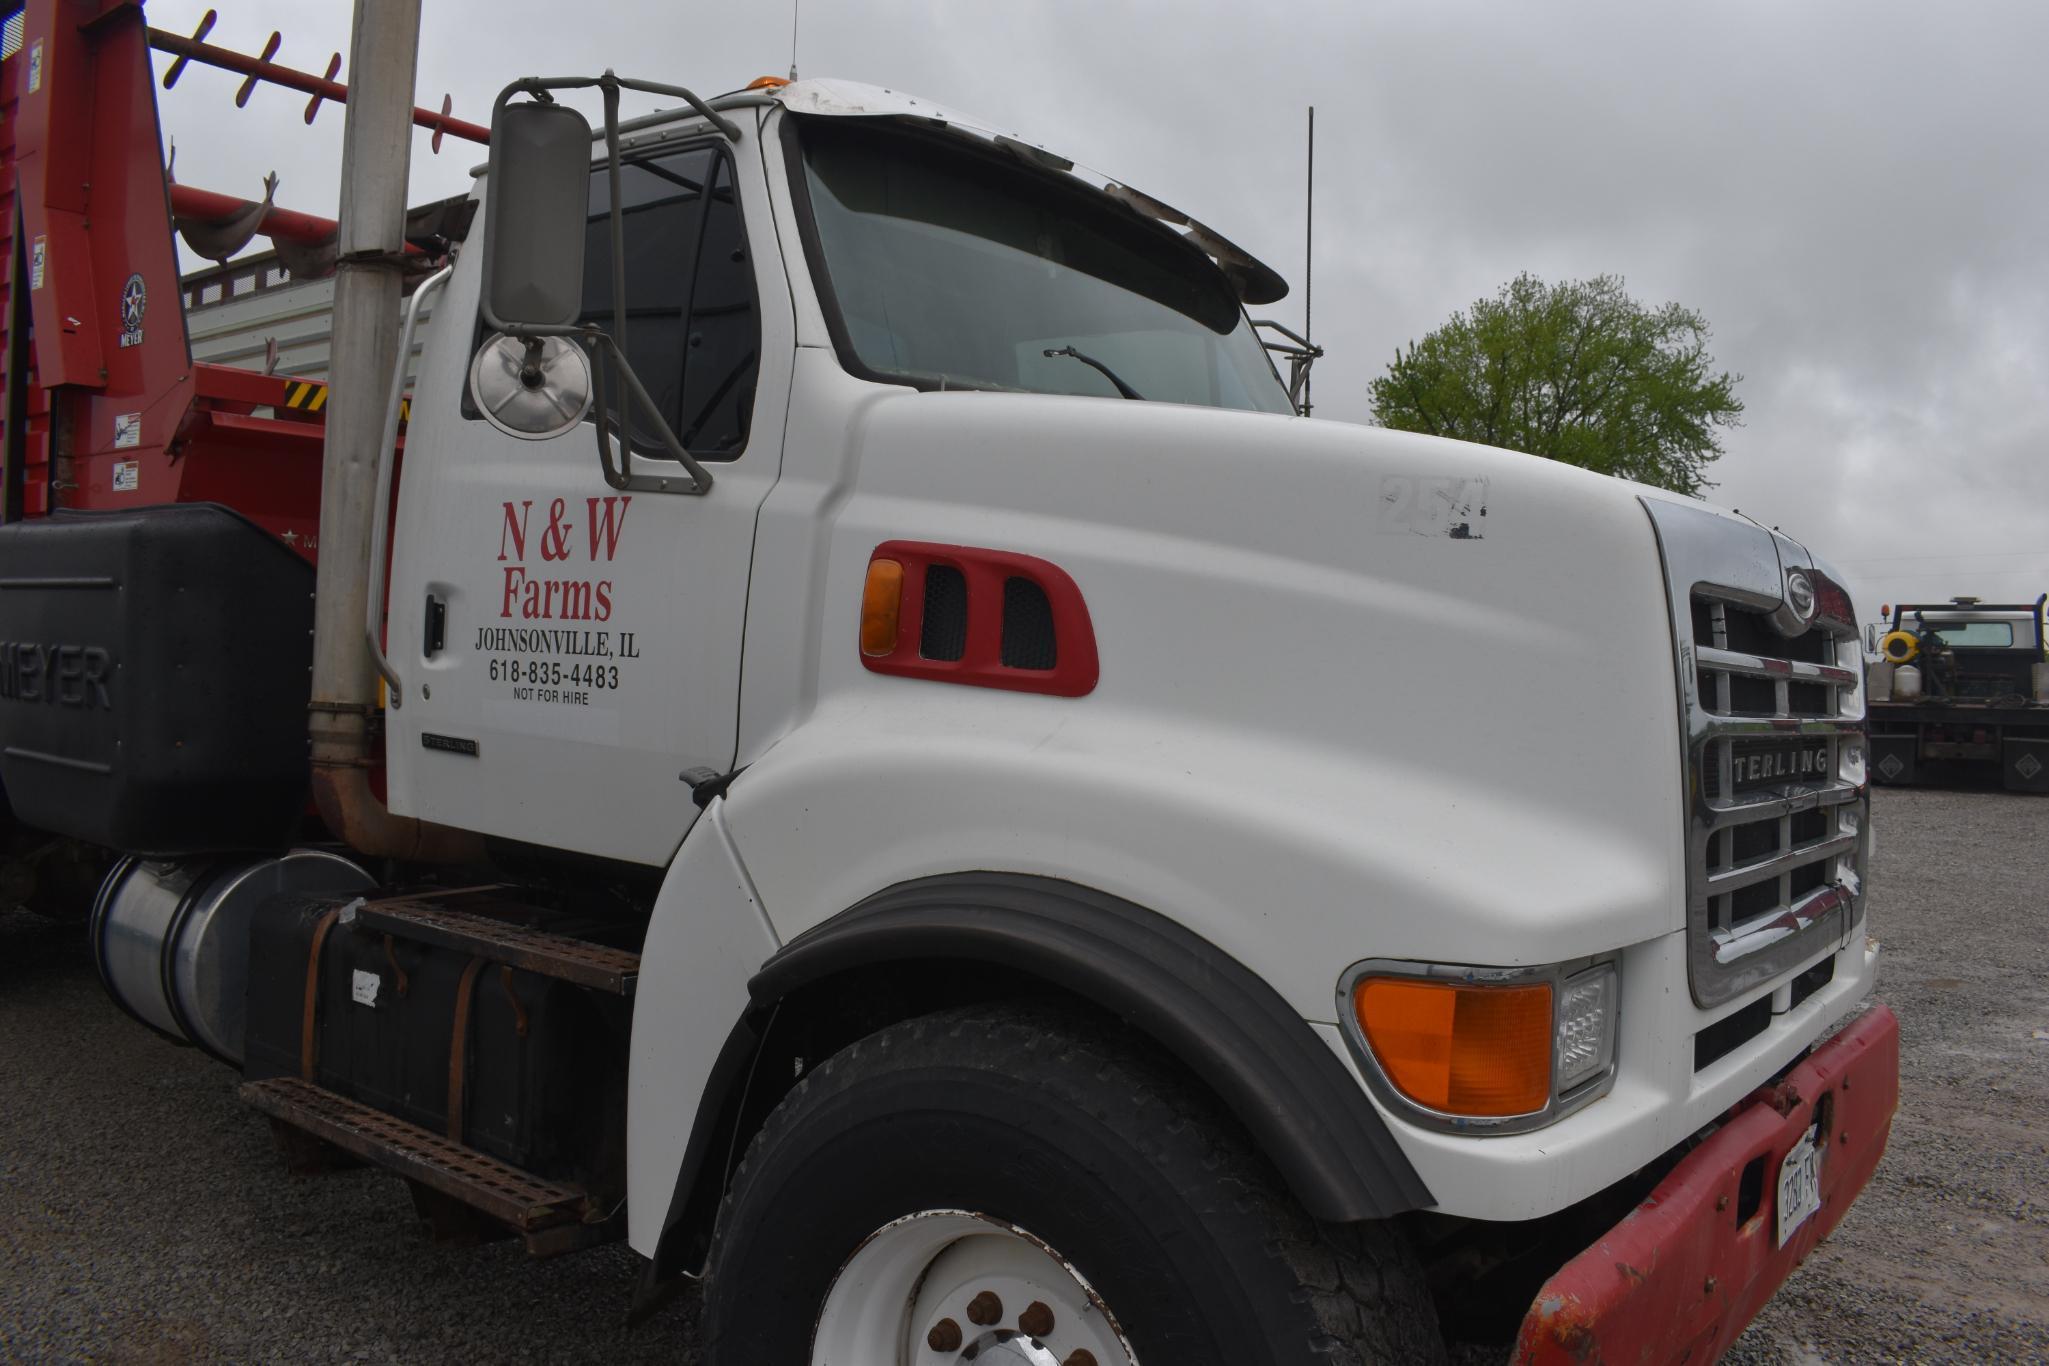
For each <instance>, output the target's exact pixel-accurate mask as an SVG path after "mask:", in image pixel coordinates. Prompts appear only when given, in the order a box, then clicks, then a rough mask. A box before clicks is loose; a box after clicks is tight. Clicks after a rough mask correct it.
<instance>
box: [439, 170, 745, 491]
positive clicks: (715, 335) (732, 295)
mask: <svg viewBox="0 0 2049 1366" xmlns="http://www.w3.org/2000/svg"><path fill="white" fill-rule="evenodd" d="M619 182H620V185H619V188H620V195H621V199H622V203H623V207H624V212H623V213H622V214H621V215H620V218H621V222H620V236H621V238H622V239H623V241H624V242H625V246H626V335H625V336H624V337H623V338H621V339H620V340H621V342H622V343H623V345H624V346H625V348H626V355H627V359H629V360H630V361H632V363H633V371H634V373H635V374H636V375H638V376H639V377H640V382H641V384H642V385H644V386H645V387H646V389H647V392H648V396H649V397H650V398H652V399H654V401H655V404H656V406H657V407H659V408H660V409H661V411H662V415H663V416H664V417H665V418H667V419H668V422H669V426H670V429H671V430H673V431H674V432H675V433H676V435H677V436H678V437H679V438H681V440H682V442H683V444H684V446H685V447H687V448H688V449H689V451H690V453H691V454H692V455H694V456H696V457H697V458H698V459H700V460H730V459H732V458H733V457H735V456H737V455H739V454H740V452H741V450H742V449H744V448H745V447H746V445H747V421H748V418H749V417H750V416H751V415H752V413H753V411H754V381H755V375H756V372H757V371H758V369H759V368H760V353H761V321H760V317H759V314H758V313H757V311H756V309H755V297H754V270H753V267H752V265H751V263H750V262H749V261H748V259H747V233H746V229H745V225H744V224H743V223H742V222H741V219H740V201H739V196H738V194H737V193H736V192H735V190H734V186H733V166H732V161H731V159H730V158H728V157H727V155H726V154H725V152H724V150H723V149H722V148H720V147H716V146H701V147H687V148H684V149H682V150H680V151H675V152H668V153H664V154H662V155H659V156H653V157H647V158H643V159H641V160H638V161H630V162H627V163H626V164H625V165H623V166H621V167H620V168H619ZM610 192H611V183H610V178H609V177H608V175H607V173H606V171H605V168H604V167H602V166H600V167H597V168H595V169H594V170H593V172H592V174H591V187H590V217H589V220H588V223H587V225H586V227H585V238H584V258H583V259H584V267H583V312H582V314H581V321H583V322H588V323H595V324H597V325H598V326H599V327H602V328H604V329H606V330H607V331H609V330H611V327H612V322H613V315H612V229H611V203H610ZM488 332H489V329H488V328H486V327H485V326H484V323H483V319H482V318H481V317H479V318H478V320H477V336H476V341H475V345H482V344H483V341H484V339H485V337H486V336H487V335H488ZM621 388H622V386H620V385H618V384H617V383H613V384H611V385H608V386H607V392H606V395H605V397H606V400H607V403H606V406H607V407H608V408H609V409H610V410H611V414H612V417H613V420H614V421H617V420H618V419H619V415H620V413H621V412H622V411H631V412H633V413H634V416H635V422H634V438H635V440H634V458H635V459H636V460H639V459H660V458H662V454H663V447H662V445H661V443H660V441H659V440H658V438H657V437H656V436H655V434H654V433H653V431H652V430H650V429H649V427H648V423H647V421H646V419H645V417H643V416H641V415H640V414H639V412H638V410H637V408H635V407H633V406H632V405H628V404H626V403H625V402H624V401H623V400H624V395H623V393H621V392H618V391H619V390H620V389H621ZM462 411H463V416H465V417H470V418H478V417H480V416H481V414H479V413H478V411H477V409H476V406H475V404H474V403H473V402H472V401H471V397H470V394H469V388H468V385H467V384H465V385H464V388H463V406H462Z"/></svg>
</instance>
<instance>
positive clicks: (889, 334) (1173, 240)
mask: <svg viewBox="0 0 2049 1366" xmlns="http://www.w3.org/2000/svg"><path fill="white" fill-rule="evenodd" d="M800 137H801V141H802V144H803V152H804V187H805V189H806V190H807V191H808V197H809V200H810V212H811V219H812V223H813V225H814V227H815V229H816V232H817V241H818V246H819V249H820V253H821V260H822V264H823V270H821V271H820V272H819V275H820V280H819V283H820V286H821V291H822V292H823V293H825V294H826V295H827V297H828V300H829V302H830V303H831V304H836V305H837V309H838V314H839V317H838V326H837V327H836V328H835V331H836V332H837V333H838V337H837V340H838V342H839V345H840V347H841V349H842V352H843V359H845V360H848V361H849V362H851V363H852V365H853V368H855V369H856V370H858V371H862V372H865V373H866V374H867V375H868V376H869V377H871V378H876V379H883V380H893V381H899V382H901V381H910V382H912V383H915V384H918V385H920V386H922V387H926V388H964V389H1006V390H1028V391H1032V392H1036V393H1048V394H1090V395H1100V396H1104V397H1109V398H1118V397H1120V396H1125V395H1121V394H1120V388H1119V386H1118V385H1117V383H1116V382H1115V380H1113V379H1112V378H1111V377H1110V374H1114V376H1115V378H1116V379H1118V380H1122V381H1124V385H1125V387H1128V388H1129V389H1130V390H1132V391H1135V393H1137V394H1140V395H1143V396H1144V397H1145V398H1147V399H1156V400H1165V401H1167V402H1170V403H1192V404H1200V405H1202V406H1205V407H1212V408H1243V409H1250V410H1252V411H1255V412H1267V413H1287V412H1292V411H1293V409H1292V407H1291V406H1290V404H1289V402H1288V396H1287V392H1286V391H1285V390H1284V389H1283V388H1282V387H1281V382H1280V380H1279V378H1278V376H1276V375H1275V373H1274V369H1273V366H1272V364H1271V363H1270V362H1269V361H1268V360H1267V357H1266V352H1265V350H1264V349H1263V348H1262V347H1261V345H1260V342H1259V338H1258V337H1257V336H1256V335H1255V334H1254V333H1253V330H1252V325H1251V323H1250V322H1248V321H1247V319H1246V316H1245V310H1244V308H1243V306H1242V305H1241V304H1240V303H1239V301H1238V297H1237V295H1236V294H1235V293H1234V292H1233V291H1232V289H1231V286H1230V283H1229V282H1228V281H1227V280H1226V279H1225V277H1224V275H1223V273H1222V272H1221V271H1220V270H1218V269H1217V267H1216V265H1215V263H1214V262H1212V261H1211V260H1210V259H1209V258H1208V257H1207V256H1205V255H1204V254H1203V253H1202V251H1201V250H1200V249H1198V248H1197V247H1195V246H1194V245H1193V244H1191V243H1188V242H1185V241H1183V240H1181V238H1180V237H1179V236H1178V235H1176V234H1174V233H1173V232H1171V231H1170V230H1168V229H1165V228H1163V227H1161V226H1160V225H1158V224H1156V223H1153V222H1151V221H1150V220H1147V219H1144V218H1141V217H1140V216H1139V215H1138V214H1136V213H1134V212H1131V211H1128V210H1126V209H1124V208H1122V207H1121V206H1119V205H1117V204H1115V203H1113V202H1111V201H1108V200H1106V199H1104V198H1103V197H1102V196H1101V195H1099V194H1097V193H1096V192H1094V191H1092V190H1089V189H1088V188H1086V187H1084V186H1082V185H1080V184H1072V185H1070V184H1063V183H1061V181H1062V179H1064V177H1056V176H1054V175H1049V174H1044V173H1041V172H1038V171H1035V170H1033V169H1031V168H1028V167H1026V166H1024V165H1022V164H1021V163H1017V162H1015V161H1012V160H1011V159H1010V158H1009V157H1008V156H1007V154H1004V153H1001V152H991V151H984V150H982V149H981V148H980V147H978V146H976V145H974V144H971V143H968V142H966V141H964V140H957V139H956V138H954V137H952V136H949V135H946V134H935V133H924V132H916V131H909V130H904V129H899V128H893V127H890V126H888V125H882V124H878V123H876V122H875V121H872V120H865V119H859V120H857V119H841V118H827V119H806V120H804V121H803V123H802V125H801V129H800ZM1068 348H1072V349H1073V350H1074V351H1079V352H1082V353H1084V354H1085V355H1087V356H1088V357H1092V358H1093V359H1094V360H1095V361H1099V362H1101V365H1100V366H1097V365H1093V364H1085V363H1079V362H1077V360H1076V359H1075V358H1074V356H1073V355H1071V354H1067V353H1066V352H1067V349H1068ZM847 352H851V354H850V355H846V354H844V353H847ZM1049 352H1050V353H1054V354H1048V353H1049ZM1104 368H1107V370H1108V371H1109V372H1110V374H1105V373H1104Z"/></svg>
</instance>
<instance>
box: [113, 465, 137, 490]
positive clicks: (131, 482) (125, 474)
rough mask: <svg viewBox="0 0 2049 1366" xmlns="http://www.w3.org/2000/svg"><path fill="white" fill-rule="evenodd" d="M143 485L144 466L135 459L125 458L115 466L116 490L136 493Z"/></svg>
mask: <svg viewBox="0 0 2049 1366" xmlns="http://www.w3.org/2000/svg"><path fill="white" fill-rule="evenodd" d="M141 487H142V466H141V465H140V464H138V463H137V462H136V461H133V460H123V461H122V462H121V463H119V464H118V465H116V466H114V492H116V493H134V492H136V491H137V490H139V489H140V488H141Z"/></svg>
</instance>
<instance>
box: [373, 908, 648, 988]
mask: <svg viewBox="0 0 2049 1366" xmlns="http://www.w3.org/2000/svg"><path fill="white" fill-rule="evenodd" d="M342 918H343V919H344V920H347V919H348V918H349V917H348V916H347V914H346V913H345V914H344V915H343V917H342ZM355 918H356V921H357V923H358V924H361V925H364V926H367V927H368V928H370V929H373V930H381V931H383V932H384V933H386V934H390V935H396V936H397V937H399V938H401V939H413V940H417V941H419V942H420V943H423V944H436V945H439V946H440V947H442V948H447V949H454V950H456V951H457V952H460V953H466V954H469V955H471V956H472V957H476V958H487V959H489V960H490V961H492V962H494V963H504V964H507V965H509V966H511V967H515V968H520V969H523V970H524V971H527V972H533V973H538V974H540V975H541V976H543V977H553V978H556V979H558V980H560V981H564V982H573V983H575V984H576V985H577V986H581V987H589V988H591V989H592V990H594V991H605V992H610V993H611V994H613V995H615V996H631V995H633V990H634V986H635V984H636V983H637V982H638V981H639V978H640V955H639V954H637V953H632V952H630V951H628V950H626V949H615V948H611V947H609V946H607V945H604V944H592V943H589V942H588V941H586V940H582V939H571V938H570V937H569V936H568V935H563V934H553V933H550V932H549V931H547V930H530V929H528V928H526V927H525V926H523V925H515V924H512V923H511V922H510V921H506V920H501V919H499V918H498V917H496V916H491V915H480V914H478V913H477V912H475V911H459V910H455V909H453V908H451V907H447V906H435V905H430V904H429V903H427V902H426V901H415V900H409V899H406V898H397V899H394V900H390V901H368V902H365V903H363V904H362V905H361V906H358V907H357V908H356V912H355Z"/></svg>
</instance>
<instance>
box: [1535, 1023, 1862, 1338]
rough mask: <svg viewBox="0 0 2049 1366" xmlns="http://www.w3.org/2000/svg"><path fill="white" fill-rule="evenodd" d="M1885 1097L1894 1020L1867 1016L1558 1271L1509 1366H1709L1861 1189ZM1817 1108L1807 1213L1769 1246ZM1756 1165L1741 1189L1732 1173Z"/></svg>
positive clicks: (1758, 1099) (1734, 1118)
mask: <svg viewBox="0 0 2049 1366" xmlns="http://www.w3.org/2000/svg"><path fill="white" fill-rule="evenodd" d="M1899 1095H1900V1023H1899V1020H1898V1019H1896V1018H1895V1017H1894V1015H1893V1013H1892V1011H1891V1010H1889V1009H1887V1008H1886V1007H1884V1006H1874V1007H1873V1008H1872V1009H1871V1010H1869V1011H1868V1012H1866V1013H1865V1014H1864V1015H1863V1016H1862V1017H1860V1018H1859V1019H1858V1020H1857V1021H1856V1022H1854V1023H1853V1024H1851V1025H1850V1026H1849V1027H1848V1028H1846V1029H1845V1030H1843V1032H1842V1033H1840V1034H1838V1035H1836V1036H1835V1037H1834V1038H1833V1039H1830V1040H1829V1041H1828V1042H1827V1043H1825V1044H1823V1045H1822V1046H1821V1047H1820V1048H1817V1049H1816V1050H1815V1051H1814V1053H1813V1055H1812V1056H1810V1057H1809V1058H1808V1059H1807V1060H1806V1061H1805V1062H1803V1063H1801V1064H1800V1065H1799V1066H1798V1067H1796V1068H1794V1069H1793V1070H1792V1072H1791V1073H1789V1074H1788V1075H1787V1077H1786V1079H1785V1080H1784V1081H1782V1082H1780V1083H1779V1084H1778V1085H1776V1086H1773V1087H1769V1088H1766V1089H1765V1090H1761V1091H1758V1092H1755V1093H1754V1094H1752V1095H1751V1096H1750V1097H1748V1098H1747V1099H1745V1100H1744V1101H1743V1102H1742V1103H1741V1104H1740V1105H1738V1106H1737V1107H1736V1108H1735V1109H1734V1110H1731V1111H1730V1112H1729V1113H1728V1115H1726V1116H1725V1117H1724V1118H1723V1121H1722V1125H1721V1127H1720V1128H1718V1129H1717V1130H1715V1132H1714V1134H1713V1135H1712V1136H1710V1137H1709V1138H1708V1139H1707V1141H1706V1142H1704V1143H1702V1144H1701V1145H1700V1146H1699V1147H1698V1148H1696V1149H1694V1150H1693V1151H1692V1152H1691V1153H1689V1154H1687V1156H1686V1157H1685V1159H1684V1160H1682V1161H1681V1162H1680V1163H1679V1165H1678V1166H1677V1167H1674V1168H1673V1169H1672V1172H1671V1174H1670V1175H1669V1176H1667V1177H1666V1178H1665V1179H1664V1180H1663V1181H1661V1182H1659V1183H1658V1187H1657V1189H1656V1190H1654V1191H1652V1192H1651V1193H1650V1196H1649V1197H1648V1198H1647V1199H1645V1201H1644V1202H1643V1203H1642V1204H1641V1205H1638V1206H1637V1207H1636V1208H1635V1209H1634V1210H1632V1211H1630V1213H1629V1215H1628V1216H1627V1217H1626V1218H1624V1219H1623V1221H1622V1222H1621V1223H1619V1224H1617V1225H1616V1226H1615V1227H1614V1228H1612V1229H1610V1230H1608V1232H1607V1234H1606V1235H1605V1236H1604V1237H1602V1238H1601V1240H1600V1241H1599V1242H1597V1243H1595V1244H1594V1245H1593V1246H1592V1247H1590V1248H1588V1249H1587V1250H1586V1251H1585V1252H1582V1253H1580V1254H1579V1255H1578V1256H1577V1257H1574V1258H1573V1259H1572V1260H1571V1261H1569V1262H1567V1263H1566V1264H1565V1265H1564V1266H1563V1267H1561V1268H1559V1270H1558V1274H1556V1275H1555V1276H1553V1277H1552V1278H1551V1279H1550V1280H1548V1281H1546V1282H1545V1283H1544V1288H1543V1289H1542V1290H1540V1291H1538V1292H1537V1298H1536V1301H1535V1303H1533V1304H1532V1305H1531V1306H1530V1312H1529V1315H1528V1316H1527V1317H1526V1318H1524V1319H1523V1325H1522V1331H1521V1333H1520V1334H1519V1335H1518V1338H1517V1341H1516V1354H1515V1360H1516V1361H1517V1362H1576V1363H1587V1362H1600V1363H1610V1364H1611V1366H1622V1363H1629V1364H1630V1366H1665V1363H1669V1362H1681V1361H1683V1362H1712V1361H1714V1360H1715V1359H1716V1358H1717V1357H1719V1356H1720V1355H1721V1354H1722V1353H1723V1352H1725V1351H1727V1350H1728V1347H1729V1344H1730V1343H1732V1342H1733V1341H1735V1339H1736V1335H1737V1334H1738V1333H1740V1332H1742V1331H1743V1329H1744V1327H1745V1325H1747V1324H1748V1323H1749V1322H1750V1320H1751V1319H1752V1318H1754V1317H1756V1315H1757V1311H1758V1310H1760V1309H1762V1308H1763V1307H1764V1305H1765V1302H1766V1301H1767V1300H1769V1299H1771V1297H1772V1296H1773V1295H1774V1294H1775V1293H1777V1291H1778V1288H1779V1287H1780V1286H1781V1285H1783V1284H1785V1281H1786V1277H1788V1276H1790V1275H1792V1274H1793V1268H1794V1267H1796V1266H1798V1265H1799V1264H1800V1262H1801V1259H1802V1258H1804V1257H1806V1256H1807V1254H1808V1253H1809V1252H1810V1251H1812V1250H1813V1248H1814V1246H1815V1244H1817V1243H1819V1242H1820V1241H1821V1240H1822V1239H1823V1238H1826V1237H1827V1236H1828V1235H1829V1233H1830V1232H1831V1231H1832V1230H1833V1229H1834V1228H1835V1226H1836V1224H1837V1223H1839V1222H1840V1221H1841V1220H1842V1217H1843V1215H1844V1214H1845V1213H1846V1212H1848V1210H1849V1208H1850V1202H1851V1201H1853V1200H1855V1199H1856V1198H1857V1193H1858V1192H1859V1191H1861V1190H1863V1189H1864V1184H1865V1182H1867V1181H1869V1180H1870V1179H1871V1173H1872V1172H1873V1171H1874V1170H1876V1169H1877V1167H1878V1159H1879V1157H1880V1156H1881V1155H1882V1154H1883V1153H1884V1152H1885V1140H1886V1135H1887V1134H1888V1133H1889V1132H1890V1131H1891V1129H1892V1114H1893V1107H1894V1106H1895V1105H1896V1104H1897V1103H1898V1101H1899ZM1817 1109H1818V1110H1820V1112H1821V1117H1822V1118H1823V1119H1824V1120H1825V1121H1826V1124H1825V1125H1824V1132H1823V1133H1822V1134H1821V1135H1820V1138H1819V1142H1820V1144H1821V1145H1822V1146H1821V1169H1820V1181H1821V1208H1820V1209H1819V1210H1817V1211H1816V1212H1815V1213H1814V1215H1813V1216H1812V1217H1811V1218H1809V1219H1808V1221H1807V1222H1806V1223H1805V1224H1804V1225H1802V1226H1801V1227H1800V1228H1799V1229H1798V1230H1796V1231H1795V1232H1794V1234H1793V1236H1792V1237H1791V1238H1790V1239H1788V1240H1787V1242H1786V1245H1785V1246H1784V1247H1779V1246H1777V1245H1776V1243H1777V1239H1778V1220H1777V1213H1776V1210H1775V1209H1774V1208H1773V1206H1774V1203H1775V1201H1776V1200H1777V1198H1778V1175H1779V1163H1780V1161H1781V1160H1782V1159H1783V1158H1784V1157H1785V1155H1786V1154H1787V1152H1788V1151H1790V1150H1791V1149H1792V1147H1793V1145H1794V1144H1795V1143H1798V1142H1799V1141H1800V1137H1801V1135H1803V1134H1805V1133H1806V1132H1807V1130H1808V1129H1809V1128H1810V1127H1811V1126H1813V1124H1814V1123H1815V1119H1816V1111H1817ZM1759 1161H1761V1166H1760V1167H1758V1168H1755V1169H1752V1171H1751V1181H1750V1184H1749V1188H1748V1190H1747V1191H1746V1189H1745V1182H1744V1175H1745V1168H1747V1167H1750V1164H1751V1163H1753V1162H1759ZM1760 1176H1761V1184H1760V1180H1759V1178H1760ZM1746 1213H1747V1214H1748V1215H1749V1218H1747V1219H1744V1220H1742V1221H1741V1222H1739V1220H1738V1216H1739V1215H1740V1214H1746Z"/></svg>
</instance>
